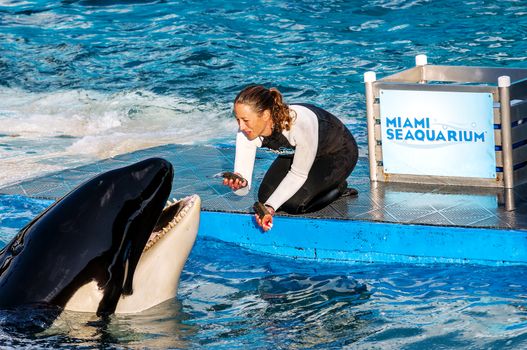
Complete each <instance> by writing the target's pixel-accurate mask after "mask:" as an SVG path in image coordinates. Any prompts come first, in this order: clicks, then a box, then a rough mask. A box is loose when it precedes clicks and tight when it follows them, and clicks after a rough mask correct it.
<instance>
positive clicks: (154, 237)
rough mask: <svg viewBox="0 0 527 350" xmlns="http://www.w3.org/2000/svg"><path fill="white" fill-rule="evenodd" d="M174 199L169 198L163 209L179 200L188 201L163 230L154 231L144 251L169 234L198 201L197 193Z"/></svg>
mask: <svg viewBox="0 0 527 350" xmlns="http://www.w3.org/2000/svg"><path fill="white" fill-rule="evenodd" d="M172 200H173V202H171V201H170V200H167V203H166V205H165V208H164V209H163V210H165V209H167V208H169V207H170V206H172V205H175V204H176V203H178V202H179V201H184V202H185V203H186V204H185V207H183V208H182V209H181V210H180V211H179V213H178V214H177V215H176V217H175V218H173V219H172V221H170V222H169V223H168V225H167V226H165V227H163V229H162V230H160V231H156V232H153V233H152V235H151V236H150V238H149V239H148V242H147V243H146V245H145V248H144V249H143V251H144V252H146V251H147V250H148V249H150V248H152V247H153V246H154V245H155V244H156V243H157V241H159V240H160V239H161V238H162V237H163V236H165V235H166V234H167V232H168V231H170V230H171V229H173V228H174V227H176V225H177V224H178V223H179V222H181V220H183V218H184V217H185V215H186V214H187V213H188V212H189V211H190V208H192V207H193V206H194V204H195V202H196V195H190V196H187V197H185V198H182V199H180V200H177V199H176V198H172Z"/></svg>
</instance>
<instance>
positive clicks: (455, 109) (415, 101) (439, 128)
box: [380, 90, 496, 178]
mask: <svg viewBox="0 0 527 350" xmlns="http://www.w3.org/2000/svg"><path fill="white" fill-rule="evenodd" d="M492 107H493V101H492V94H490V93H480V92H439V91H405V90H381V91H380V114H381V129H382V158H383V166H384V172H385V173H386V174H409V175H435V176H455V177H477V178H496V156H495V153H494V152H495V149H494V148H495V143H494V119H493V112H492Z"/></svg>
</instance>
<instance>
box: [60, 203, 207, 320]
mask: <svg viewBox="0 0 527 350" xmlns="http://www.w3.org/2000/svg"><path fill="white" fill-rule="evenodd" d="M200 210H201V199H200V197H199V196H198V195H191V196H188V197H185V198H183V199H180V200H175V199H174V200H173V201H168V202H167V204H166V206H165V208H164V209H163V212H162V213H161V215H160V217H159V220H158V222H157V224H156V227H155V228H154V231H153V232H152V234H151V235H150V238H149V239H148V242H147V243H146V245H145V248H144V250H143V253H142V254H141V257H140V259H139V262H138V264H137V267H136V269H135V272H134V277H133V293H132V294H131V295H127V296H123V295H121V297H120V299H119V302H118V303H117V307H116V309H115V312H116V313H136V312H141V311H144V310H146V309H149V308H151V307H153V306H155V305H158V304H160V303H162V302H164V301H166V300H168V299H171V298H174V297H175V296H176V294H177V288H178V284H179V277H180V275H181V271H182V270H183V267H184V265H185V262H186V261H187V258H188V255H189V254H190V251H191V250H192V247H193V245H194V241H195V240H196V236H197V232H198V228H199V219H200ZM102 296H103V290H101V289H100V288H98V286H97V283H96V282H95V281H90V282H89V283H87V284H85V285H83V286H82V287H80V288H79V289H78V290H77V291H76V292H75V294H74V295H73V296H72V297H71V298H70V300H69V301H68V302H67V304H66V306H65V309H66V310H71V311H78V312H96V311H97V308H98V306H99V302H100V301H101V299H102Z"/></svg>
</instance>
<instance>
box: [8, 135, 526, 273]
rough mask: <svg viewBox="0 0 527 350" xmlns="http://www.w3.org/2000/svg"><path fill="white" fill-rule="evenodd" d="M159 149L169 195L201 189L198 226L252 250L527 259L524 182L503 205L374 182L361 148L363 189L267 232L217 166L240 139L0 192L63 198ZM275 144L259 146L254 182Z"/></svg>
mask: <svg viewBox="0 0 527 350" xmlns="http://www.w3.org/2000/svg"><path fill="white" fill-rule="evenodd" d="M149 157H162V158H165V159H167V160H169V161H170V162H171V163H172V164H173V165H174V170H175V175H174V183H173V189H172V197H175V198H181V197H184V196H187V195H189V194H192V193H197V194H199V195H200V197H201V199H202V216H201V223H200V231H199V234H200V235H201V236H202V237H204V238H210V239H218V240H222V241H226V242H229V243H232V244H236V245H239V246H242V247H244V248H247V249H250V250H252V251H256V252H260V253H265V254H274V255H279V256H287V257H291V258H296V259H308V260H324V261H336V262H361V263H362V262H381V263H392V262H397V263H469V264H484V265H526V264H527V186H518V187H516V188H515V189H514V200H515V205H516V209H515V210H514V211H507V210H505V205H504V201H505V199H504V198H505V197H504V193H503V190H501V189H490V188H471V187H454V186H447V185H419V184H388V183H371V182H370V180H369V177H368V160H367V159H366V158H360V159H359V162H358V164H357V167H356V169H355V170H354V172H353V173H352V175H351V176H350V177H349V179H348V183H349V186H351V187H355V188H356V189H358V191H359V195H358V196H357V197H353V198H350V197H348V198H340V199H339V200H337V201H335V202H334V203H332V204H331V205H330V206H328V207H326V208H324V209H322V210H320V211H318V212H315V213H311V214H306V215H298V216H292V215H287V214H282V213H278V214H277V217H276V219H275V226H274V228H273V229H272V230H271V231H269V232H265V233H264V232H262V231H261V230H259V228H258V227H257V226H256V225H255V223H254V220H253V217H252V214H251V212H252V205H253V203H254V202H255V201H256V190H255V188H253V189H251V191H250V193H249V194H248V195H247V196H243V197H241V196H237V195H235V194H233V193H232V192H231V191H230V190H229V189H228V188H227V187H225V186H223V185H222V184H221V180H220V179H219V178H215V177H214V175H215V174H217V173H219V172H221V171H224V170H230V169H232V168H233V163H234V148H233V147H231V146H225V147H212V146H196V145H164V146H159V147H154V148H149V149H145V150H140V151H136V152H133V153H128V154H124V155H119V156H116V157H113V158H110V159H105V160H102V161H98V162H96V163H93V164H90V165H86V166H81V167H77V168H73V169H67V170H63V171H60V172H57V173H52V174H47V175H45V176H42V177H38V178H34V179H30V180H27V181H22V182H20V183H15V184H11V185H9V186H5V187H3V188H0V194H6V195H21V196H26V197H31V198H43V199H51V200H56V199H58V198H60V197H61V196H63V195H64V194H66V193H68V192H69V191H70V190H72V189H73V188H75V187H76V186H77V185H79V184H80V183H82V182H84V181H85V180H87V179H89V178H91V177H93V176H95V175H97V174H99V173H101V172H104V171H108V170H111V169H115V168H119V167H122V166H126V165H128V164H131V163H133V162H136V161H139V160H142V159H145V158H149ZM275 157H276V154H274V153H272V152H269V151H265V150H259V151H258V153H257V159H256V164H255V173H254V176H255V179H254V183H255V184H256V188H257V185H258V183H259V182H260V180H261V179H262V177H263V175H264V174H265V171H266V170H267V168H268V167H269V165H270V164H271V163H272V161H273V160H274V159H275Z"/></svg>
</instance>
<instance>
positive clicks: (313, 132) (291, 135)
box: [234, 105, 318, 209]
mask: <svg viewBox="0 0 527 350" xmlns="http://www.w3.org/2000/svg"><path fill="white" fill-rule="evenodd" d="M289 108H290V109H291V110H293V111H294V112H296V118H294V119H293V123H292V125H291V128H290V130H283V131H282V134H283V135H284V136H285V138H286V139H287V140H288V141H289V143H290V144H291V145H292V146H293V147H295V154H294V157H293V163H292V165H291V169H290V170H289V172H288V173H287V175H286V176H285V177H284V179H283V180H282V182H281V183H280V184H279V185H278V187H277V188H276V190H275V191H274V192H273V194H272V195H271V196H270V197H269V199H268V200H267V201H266V202H265V204H267V205H270V206H271V207H273V208H274V209H278V208H279V207H280V206H281V205H282V204H284V203H285V202H286V201H287V200H288V199H289V198H291V197H292V196H293V195H294V194H295V193H296V192H297V191H298V190H299V189H300V188H301V187H302V185H303V184H304V183H305V182H306V179H307V175H308V174H309V170H310V169H311V166H312V165H313V162H314V161H315V156H316V154H317V149H318V118H317V116H316V114H315V113H314V112H312V111H311V110H310V109H308V108H306V107H304V106H299V105H290V106H289ZM261 146H262V137H257V138H256V139H254V140H249V139H247V137H246V136H245V135H244V134H243V133H242V132H241V131H238V133H237V135H236V156H235V160H234V171H235V172H237V173H240V174H241V175H242V176H243V177H244V178H245V179H246V180H247V182H248V184H247V187H244V188H242V189H239V190H238V191H236V192H235V193H236V194H238V195H246V194H247V193H248V192H249V190H250V188H251V183H252V175H253V170H254V161H255V159H256V149H257V148H258V147H261Z"/></svg>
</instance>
